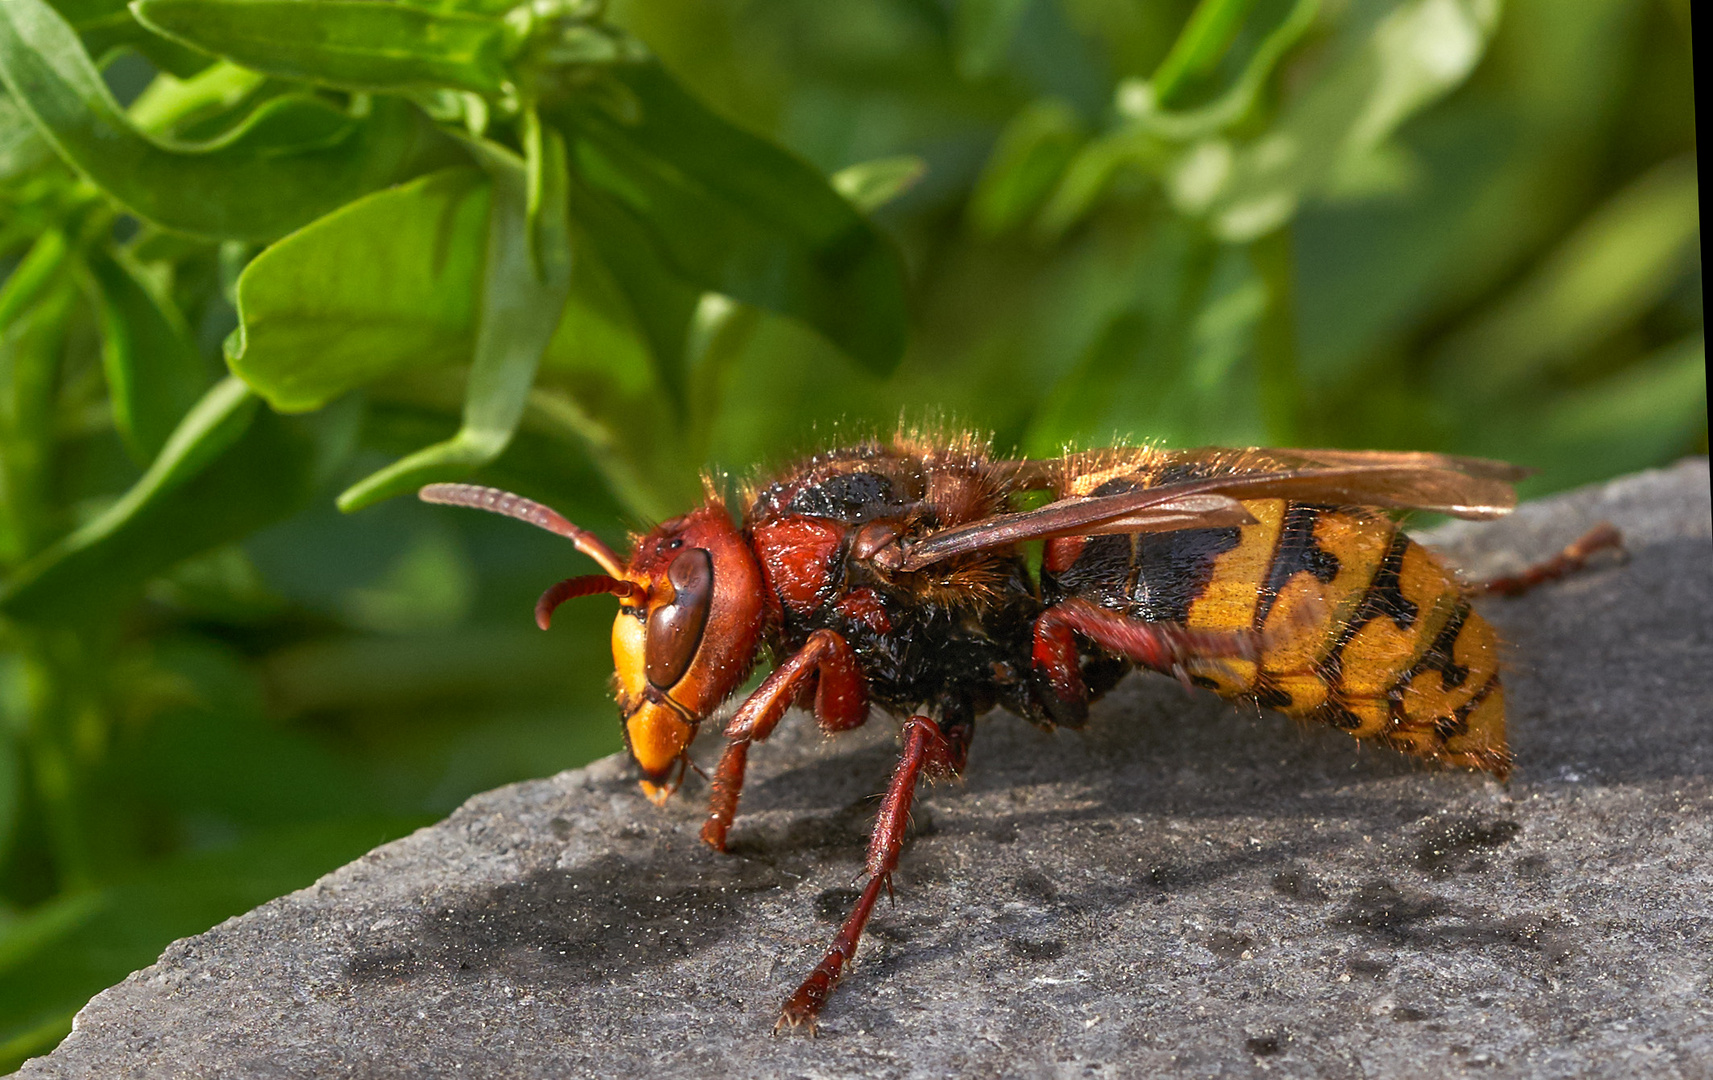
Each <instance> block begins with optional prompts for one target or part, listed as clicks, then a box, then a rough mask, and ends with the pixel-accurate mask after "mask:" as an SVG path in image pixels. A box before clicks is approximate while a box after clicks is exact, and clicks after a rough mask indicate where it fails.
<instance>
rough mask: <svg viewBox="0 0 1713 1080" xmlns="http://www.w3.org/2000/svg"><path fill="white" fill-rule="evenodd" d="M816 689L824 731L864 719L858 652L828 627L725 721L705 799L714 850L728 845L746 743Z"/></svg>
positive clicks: (707, 834)
mask: <svg viewBox="0 0 1713 1080" xmlns="http://www.w3.org/2000/svg"><path fill="white" fill-rule="evenodd" d="M810 688H813V689H814V691H815V720H816V722H817V723H819V724H820V725H821V729H822V730H823V731H827V732H835V731H848V730H849V729H851V728H854V727H859V726H861V724H862V722H863V721H864V720H867V719H868V684H867V683H866V682H865V681H864V680H863V676H862V669H861V668H859V667H858V666H857V660H856V654H855V653H853V652H852V651H851V647H850V646H849V645H848V644H846V643H845V639H844V638H842V637H840V636H839V635H838V634H836V633H834V632H833V631H831V630H817V631H815V632H814V633H812V634H810V635H809V640H808V641H806V642H804V643H803V647H802V648H801V649H799V650H797V652H796V654H794V655H793V656H792V657H791V658H790V659H789V660H787V661H785V663H783V664H780V665H779V666H778V667H776V668H774V669H773V673H772V674H770V675H768V677H767V678H766V679H764V680H763V681H762V684H761V685H760V686H758V687H756V688H755V693H753V694H751V695H750V696H749V698H748V699H747V700H746V701H744V703H743V704H742V705H740V706H738V711H737V713H736V715H734V716H733V717H732V722H731V723H729V724H727V725H726V738H728V739H730V740H731V741H730V742H729V743H727V744H726V750H725V753H723V754H721V755H720V764H719V765H718V766H717V767H716V768H715V770H714V794H713V797H712V798H711V799H710V800H709V805H708V821H707V823H706V824H704V825H703V826H702V839H703V840H705V841H707V842H708V844H710V845H711V846H712V847H713V848H714V850H716V851H724V850H726V832H727V831H728V830H729V829H731V827H732V818H733V817H735V816H736V815H737V812H738V796H739V795H741V794H742V793H743V774H744V768H745V766H746V765H747V764H748V763H749V744H750V743H752V742H762V741H763V740H765V739H766V738H767V737H768V736H769V735H771V734H773V728H774V726H775V725H776V724H778V723H779V719H780V717H782V716H784V715H785V710H786V709H788V708H790V707H791V703H792V702H793V701H795V700H797V698H798V696H799V695H800V694H802V693H803V692H805V691H807V690H809V689H810Z"/></svg>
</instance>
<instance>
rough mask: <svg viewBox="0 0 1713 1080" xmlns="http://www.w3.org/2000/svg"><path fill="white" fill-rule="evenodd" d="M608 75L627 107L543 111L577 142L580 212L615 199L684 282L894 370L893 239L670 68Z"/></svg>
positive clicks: (896, 273) (584, 102) (604, 104)
mask: <svg viewBox="0 0 1713 1080" xmlns="http://www.w3.org/2000/svg"><path fill="white" fill-rule="evenodd" d="M609 71H610V78H611V79H612V80H613V84H612V85H615V86H617V87H618V88H619V89H620V90H621V91H622V93H620V94H619V97H618V100H620V101H623V102H628V103H629V104H628V105H627V106H624V107H621V106H620V105H617V104H614V103H613V101H612V100H611V98H612V95H607V96H605V97H602V96H597V95H591V94H583V95H579V96H577V97H575V98H573V99H571V100H569V101H566V102H563V103H559V104H557V105H555V106H553V107H552V109H551V110H549V111H548V112H547V113H546V114H545V116H546V118H548V119H550V120H552V121H553V122H554V123H556V124H557V125H558V126H559V127H560V128H561V130H563V131H564V133H565V136H566V138H567V140H568V142H569V144H570V160H571V172H572V177H573V181H574V184H573V191H574V197H573V199H572V214H573V215H576V216H579V217H581V216H582V215H583V209H582V207H583V206H584V205H586V204H587V203H590V202H603V203H606V204H608V205H610V206H611V207H613V208H615V209H616V210H618V211H619V212H622V213H625V214H628V215H630V216H632V217H633V218H634V219H635V220H636V221H638V222H639V223H640V224H641V225H642V226H643V227H644V228H645V229H646V231H647V234H648V236H649V237H650V240H651V242H652V246H653V247H654V248H655V250H656V251H657V252H658V253H659V255H660V257H661V258H662V259H663V260H664V261H665V262H666V263H667V265H668V266H670V267H672V268H673V270H675V271H676V272H677V274H678V275H680V276H682V277H684V278H685V279H686V280H688V281H690V282H692V283H694V284H695V285H697V286H699V287H700V288H702V289H705V290H709V291H713V292H719V293H724V294H725V295H727V296H730V297H732V298H733V299H736V300H741V301H744V302H745V303H751V304H755V305H756V306H758V307H762V308H766V309H768V310H770V311H777V312H780V313H781V314H785V315H791V316H793V317H795V318H798V319H801V320H803V321H804V322H806V323H808V324H809V325H810V326H812V327H814V328H815V329H817V330H819V331H820V332H821V333H822V334H823V335H825V336H826V337H827V339H828V340H830V341H832V342H833V343H834V344H835V345H838V346H839V347H840V348H841V349H843V350H844V351H845V352H846V353H847V354H848V355H850V356H851V357H852V358H853V359H855V360H857V361H858V362H859V363H861V364H862V365H863V366H865V367H867V368H869V369H870V370H871V371H874V372H877V373H886V372H889V371H891V370H892V368H893V367H894V366H895V365H896V364H897V362H898V360H899V358H900V356H902V354H903V350H904V342H905V335H906V331H907V327H906V311H905V302H904V274H903V267H902V265H901V261H900V259H899V256H898V253H897V251H896V250H895V249H894V248H893V246H892V244H891V243H890V242H889V241H888V240H887V239H886V238H885V237H884V236H883V235H881V233H880V232H879V231H877V230H876V229H875V228H874V226H873V225H871V224H870V223H869V222H868V221H867V220H866V219H865V218H863V217H862V215H861V214H859V213H858V212H857V211H856V209H855V208H854V207H852V206H851V204H850V203H848V202H847V201H845V200H844V199H843V198H841V197H840V196H839V194H838V193H837V192H836V191H834V190H833V189H832V188H831V187H830V186H829V185H828V183H827V181H826V180H825V179H823V178H822V177H821V176H819V175H818V174H816V172H815V171H814V170H813V169H811V168H810V167H809V166H808V165H806V164H804V163H803V162H802V161H800V160H798V159H797V158H795V157H793V156H792V155H791V154H789V153H787V152H786V151H784V150H782V149H780V148H779V147H777V146H775V145H773V144H772V143H769V142H767V141H765V140H763V139H760V138H757V137H756V136H754V135H751V134H749V133H748V132H746V131H743V130H742V129H740V128H738V127H735V126H734V125H732V124H730V123H727V122H726V121H725V120H722V119H721V118H719V117H718V116H716V115H714V114H713V113H712V112H710V111H709V110H708V109H707V108H706V107H705V106H704V105H702V104H701V102H699V101H697V100H696V99H695V98H693V97H691V96H690V95H689V94H687V93H685V92H684V90H683V89H682V88H681V87H679V85H678V84H677V83H676V82H675V81H673V79H672V78H671V76H669V75H668V74H667V73H666V71H665V70H664V69H663V68H661V67H660V65H659V64H657V63H654V62H652V61H650V62H646V63H636V64H625V65H619V66H616V67H613V68H611V69H609Z"/></svg>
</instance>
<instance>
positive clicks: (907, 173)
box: [829, 154, 928, 214]
mask: <svg viewBox="0 0 1713 1080" xmlns="http://www.w3.org/2000/svg"><path fill="white" fill-rule="evenodd" d="M927 171H928V163H927V162H925V161H923V160H922V159H921V158H919V157H917V156H916V155H914V154H900V155H898V156H897V157H889V158H876V159H875V160H873V161H862V162H858V163H857V164H855V165H849V166H846V167H845V168H843V169H840V170H839V171H838V172H836V173H834V174H833V175H832V176H831V177H830V178H829V182H830V183H831V184H832V185H833V190H834V191H836V192H838V193H839V194H840V195H843V196H844V197H845V198H847V199H849V200H850V203H851V205H852V206H854V207H856V208H857V209H858V210H861V211H862V212H863V213H865V214H870V213H873V212H874V211H876V210H879V209H880V208H881V207H883V206H885V205H886V204H887V203H889V202H891V201H892V200H893V199H896V198H898V197H899V196H900V195H902V194H904V193H905V192H906V191H909V190H910V189H911V188H913V187H915V186H916V182H917V181H919V180H921V179H922V177H923V176H924V175H925V174H926V173H927Z"/></svg>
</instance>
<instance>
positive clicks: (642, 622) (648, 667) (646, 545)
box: [420, 484, 762, 802]
mask: <svg viewBox="0 0 1713 1080" xmlns="http://www.w3.org/2000/svg"><path fill="white" fill-rule="evenodd" d="M420 495H421V498H422V499H423V501H425V502H432V503H446V504H449V505H453V506H472V507H476V508H478V509H481V510H489V511H492V512H493V513H496V514H504V515H506V516H507V517H514V518H518V519H519V520H522V521H527V522H529V523H530V524H532V525H537V526H540V527H541V528H543V529H546V530H548V531H549V532H554V533H558V534H559V535H560V536H563V537H566V538H567V539H569V540H570V541H571V542H572V543H573V544H575V545H576V547H577V550H578V551H581V552H582V553H583V554H585V555H587V556H589V557H590V558H591V559H593V560H595V562H597V563H599V564H600V567H601V569H602V570H604V571H605V573H601V574H589V575H586V576H583V577H574V578H568V579H566V580H564V581H561V582H560V583H559V584H557V585H554V586H552V587H551V588H549V589H548V590H547V591H546V592H545V593H543V594H542V596H541V599H540V600H539V601H538V602H537V603H536V605H535V621H536V622H537V623H538V624H539V625H540V626H541V628H542V629H543V630H545V629H547V627H548V624H549V621H550V620H551V618H552V616H553V609H554V608H556V607H558V606H559V605H560V604H561V603H563V602H564V601H566V600H569V599H571V598H572V597H577V596H592V595H596V594H599V593H611V594H613V595H614V596H617V597H618V598H619V613H618V617H617V618H616V619H614V620H613V668H614V673H615V678H614V682H615V684H616V693H617V697H618V703H619V713H620V716H621V717H622V719H623V722H624V732H625V743H626V745H628V746H629V747H630V752H631V757H633V758H634V759H636V763H637V765H638V766H639V767H640V768H641V769H642V774H643V777H644V779H643V784H642V786H643V790H644V791H646V792H647V793H648V795H649V797H650V798H651V799H654V800H655V801H656V802H661V801H664V800H665V799H666V797H667V796H669V795H671V794H672V792H673V791H674V790H676V789H677V787H678V783H679V780H680V779H681V778H682V777H683V774H684V768H685V765H686V764H687V762H688V760H689V759H688V758H687V757H686V756H685V752H684V751H685V749H686V748H687V747H688V746H689V745H690V740H691V739H692V738H694V737H695V735H696V727H697V725H698V724H700V723H701V722H702V720H703V718H705V717H707V716H708V715H709V714H710V713H712V712H713V711H714V710H715V709H717V708H718V707H719V706H720V703H721V702H723V701H725V699H726V698H727V697H729V696H730V695H731V693H732V691H733V690H735V689H737V687H738V684H739V683H741V682H743V680H744V677H745V676H747V675H748V674H749V671H750V668H751V666H752V665H753V664H754V661H755V654H756V650H757V647H758V645H759V642H760V636H761V624H762V599H761V597H762V583H761V570H760V568H759V567H758V566H757V565H756V561H755V556H754V555H753V554H752V553H751V552H750V549H749V545H748V544H746V543H745V542H744V537H743V534H742V533H741V532H739V531H738V528H737V526H736V525H735V524H734V523H733V522H732V519H731V515H729V514H728V513H727V512H726V508H725V507H724V506H723V505H721V504H720V503H719V502H718V501H717V500H714V499H710V500H709V501H708V502H707V503H705V504H703V505H702V506H701V507H699V508H697V509H696V510H693V511H691V512H690V513H688V514H685V515H684V516H683V517H678V518H673V519H672V520H670V521H666V522H662V523H661V524H660V525H658V526H656V527H655V528H654V530H653V531H651V532H650V533H648V535H646V536H643V537H642V538H640V539H639V540H637V541H636V545H635V547H634V548H633V549H632V550H631V554H630V558H629V559H628V560H623V561H621V560H620V559H619V557H618V556H617V555H615V554H614V553H613V551H612V549H610V548H608V547H607V546H606V545H605V544H603V543H602V542H601V541H600V540H599V539H598V538H596V537H595V536H594V534H592V533H589V532H587V531H585V530H583V529H580V528H578V527H577V526H575V525H573V524H571V522H569V521H567V520H566V519H565V518H564V517H563V516H561V515H560V514H559V513H557V512H556V511H554V510H551V509H549V508H548V507H545V506H543V505H541V504H540V503H537V502H532V501H531V500H529V499H525V498H522V497H520V496H517V495H512V494H510V493H508V492H504V491H498V490H496V489H494V488H485V487H477V486H475V485H473V484H430V485H429V486H427V487H425V488H423V489H422V491H421V492H420Z"/></svg>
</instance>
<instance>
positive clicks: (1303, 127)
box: [1168, 0, 1498, 242]
mask: <svg viewBox="0 0 1713 1080" xmlns="http://www.w3.org/2000/svg"><path fill="white" fill-rule="evenodd" d="M1303 2H1304V3H1307V2H1309V0H1303ZM1497 21H1498V5H1497V3H1495V2H1494V0H1411V2H1409V3H1404V4H1401V5H1399V6H1398V7H1397V8H1395V9H1394V10H1392V11H1391V12H1390V13H1389V14H1387V15H1386V17H1385V18H1383V19H1381V20H1379V22H1377V23H1376V24H1375V25H1374V27H1373V30H1372V32H1370V33H1368V34H1367V35H1366V36H1365V37H1363V38H1361V39H1360V40H1359V41H1357V42H1356V44H1355V46H1354V48H1352V49H1350V50H1348V51H1347V53H1346V55H1344V56H1342V57H1340V58H1338V59H1337V60H1335V61H1333V62H1332V67H1331V70H1330V71H1329V72H1328V73H1327V74H1326V75H1324V76H1322V77H1321V78H1320V79H1318V80H1317V81H1316V82H1315V83H1314V84H1313V85H1312V86H1311V87H1310V88H1309V89H1308V90H1307V91H1305V92H1304V93H1303V95H1302V96H1301V97H1300V98H1298V99H1297V100H1296V101H1294V102H1293V103H1292V104H1291V105H1290V106H1289V107H1288V108H1287V109H1286V111H1285V113H1284V115H1283V116H1281V118H1280V119H1279V121H1278V122H1277V123H1276V124H1274V125H1273V126H1272V127H1271V128H1270V129H1269V130H1268V131H1267V133H1266V134H1265V135H1262V136H1260V137H1258V138H1256V139H1254V140H1253V141H1252V142H1250V143H1249V144H1247V145H1244V146H1241V147H1236V148H1233V147H1231V146H1229V145H1228V144H1225V143H1223V142H1219V141H1210V142H1205V143H1202V144H1201V145H1199V146H1198V147H1196V148H1194V149H1192V150H1191V151H1190V152H1189V153H1188V154H1187V155H1185V157H1184V159H1183V160H1182V162H1181V163H1180V166H1179V167H1178V169H1177V171H1176V173H1175V175H1174V176H1173V177H1172V178H1171V181H1170V183H1169V184H1168V187H1169V189H1170V191H1171V193H1172V196H1173V201H1174V202H1175V203H1176V205H1177V206H1178V208H1179V209H1180V211H1182V212H1184V213H1188V214H1196V215H1203V214H1205V215H1206V217H1207V219H1208V221H1209V224H1210V225H1211V226H1212V228H1213V230H1214V232H1215V234H1216V235H1218V236H1219V237H1220V238H1221V239H1224V240H1227V241H1232V242H1242V241H1247V240H1251V239H1254V238H1255V237H1258V236H1262V235H1264V234H1266V233H1268V232H1271V231H1272V230H1273V229H1276V228H1278V227H1279V226H1280V225H1282V224H1284V223H1285V222H1286V221H1288V220H1290V218H1291V217H1292V216H1293V215H1294V214H1295V213H1296V211H1297V208H1298V207H1299V206H1300V205H1301V204H1302V202H1303V200H1304V199H1305V198H1307V197H1309V196H1312V195H1316V194H1320V193H1323V192H1326V191H1329V190H1332V189H1334V188H1335V187H1336V186H1337V185H1338V183H1339V182H1340V180H1341V178H1342V176H1343V175H1346V174H1348V172H1349V171H1350V170H1352V169H1354V168H1360V167H1361V165H1362V164H1363V163H1364V162H1366V161H1368V160H1369V159H1370V158H1371V157H1372V155H1374V154H1375V153H1378V152H1380V151H1381V149H1382V146H1383V144H1384V143H1385V141H1386V140H1387V139H1389V138H1390V137H1391V135H1392V133H1393V132H1394V131H1396V130H1397V128H1398V125H1400V124H1402V123H1403V122H1404V120H1405V119H1407V118H1408V117H1409V116H1411V115H1413V114H1414V113H1416V112H1418V111H1419V110H1420V109H1421V108H1422V107H1424V106H1426V105H1427V104H1429V103H1430V102H1433V101H1435V100H1437V99H1439V98H1440V97H1442V96H1443V95H1445V94H1446V93H1448V92H1449V91H1450V90H1451V89H1452V88H1453V87H1455V86H1457V85H1459V84H1460V83H1462V82H1463V81H1464V80H1465V79H1466V78H1468V77H1469V74H1470V72H1472V71H1473V70H1474V69H1475V64H1476V62H1477V61H1479V60H1480V59H1481V56H1482V54H1483V53H1484V52H1485V51H1486V47H1487V42H1488V40H1489V39H1490V38H1491V37H1492V34H1493V30H1494V28H1495V25H1496V23H1497ZM1210 108H1211V106H1210Z"/></svg>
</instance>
